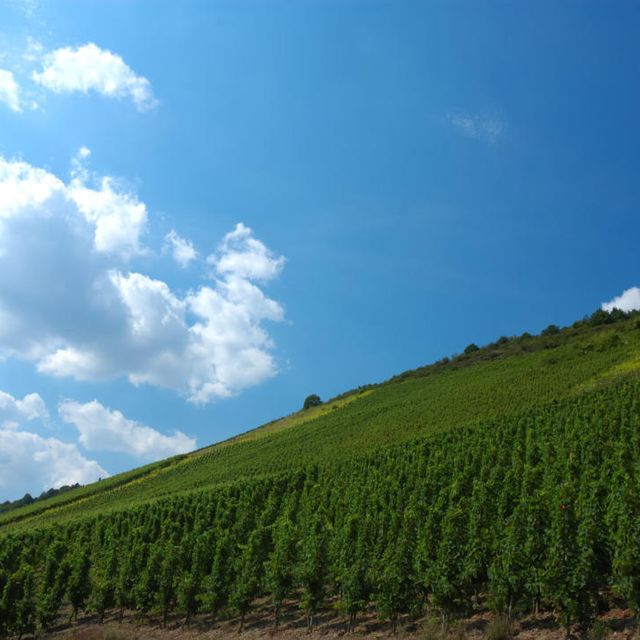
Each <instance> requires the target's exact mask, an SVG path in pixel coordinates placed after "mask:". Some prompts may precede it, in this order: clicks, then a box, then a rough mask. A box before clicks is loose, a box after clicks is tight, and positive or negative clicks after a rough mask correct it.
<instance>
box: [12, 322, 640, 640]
mask: <svg viewBox="0 0 640 640" xmlns="http://www.w3.org/2000/svg"><path fill="white" fill-rule="evenodd" d="M639 317H640V316H638V315H637V314H631V315H625V314H621V313H618V312H614V313H612V314H604V313H602V312H598V313H596V314H594V315H593V316H592V317H591V318H589V319H586V320H584V321H581V322H577V323H575V324H574V325H573V326H571V327H567V328H565V329H562V330H558V329H557V328H555V327H549V328H548V329H547V330H545V331H544V332H543V333H542V334H541V335H540V336H529V335H528V334H525V335H523V336H520V337H515V338H501V339H499V340H498V341H497V342H496V343H493V344H491V345H487V346H486V347H483V348H480V349H478V348H477V347H475V346H474V345H470V346H469V347H468V348H467V349H466V350H465V353H464V354H462V355H460V356H456V357H453V358H451V359H445V360H442V361H440V362H438V363H436V364H434V365H430V366H427V367H423V368H421V369H417V370H415V371H410V372H406V373H404V374H402V375H400V376H397V377H395V378H393V379H391V380H390V381H388V382H386V383H383V384H379V385H371V386H368V387H366V388H363V389H360V390H356V391H353V392H350V393H347V394H344V395H343V396H340V397H338V398H336V399H334V400H332V401H330V402H328V403H326V404H324V405H322V406H320V407H316V408H313V409H308V410H306V411H301V412H299V413H296V414H293V415H291V416H288V417H286V418H283V419H281V420H278V421H274V422H271V423H269V424H267V425H265V426H264V427H261V428H258V429H255V430H253V431H249V432H247V433H245V434H243V435H241V436H238V437H236V438H232V439H230V440H228V441H225V442H222V443H219V444H216V445H213V446H211V447H207V448H205V449H201V450H199V451H196V452H194V453H192V454H189V455H185V456H178V457H176V458H171V459H169V460H166V461H163V462H160V463H156V464H152V465H148V466H146V467H143V468H140V469H137V470H133V471H130V472H128V473H125V474H121V475H119V476H116V477H114V478H110V479H107V480H104V481H101V482H99V483H95V484H93V485H89V486H87V487H81V488H79V489H74V490H71V491H68V492H66V493H63V494H61V495H58V496H56V497H54V498H51V499H49V500H43V501H39V502H37V503H34V504H32V505H29V506H27V507H23V508H20V509H15V510H12V511H9V512H7V513H4V514H2V516H0V534H4V535H3V536H0V593H2V594H4V595H3V596H2V598H3V599H2V600H1V601H0V614H2V612H3V611H4V619H5V620H6V622H5V627H4V631H5V632H6V633H16V634H20V633H21V632H24V631H30V630H32V629H35V628H36V627H38V628H40V629H46V628H48V627H49V626H51V624H53V622H54V621H55V619H56V617H57V616H58V615H59V611H60V608H61V607H62V606H65V605H68V606H70V607H72V609H73V610H79V611H81V610H89V611H94V612H96V613H98V614H99V615H100V616H103V615H104V614H105V612H108V611H110V610H114V609H120V610H132V611H136V612H137V614H138V615H140V616H145V615H148V614H152V613H157V614H161V615H162V616H164V617H166V616H167V615H168V614H169V613H171V612H178V613H180V614H181V615H185V616H186V617H187V618H189V617H191V616H192V615H196V614H198V613H200V614H203V613H208V614H209V615H211V614H215V615H224V616H238V619H239V620H243V619H244V617H245V615H246V614H247V613H248V612H249V611H250V609H251V606H252V603H253V602H254V601H255V600H256V598H264V597H268V598H270V600H271V601H272V602H273V604H274V611H275V618H276V620H277V618H278V615H279V614H278V611H279V608H280V605H281V604H282V601H283V600H284V599H286V598H292V597H295V598H296V599H297V600H298V601H299V604H300V606H301V607H302V608H303V609H304V610H305V611H306V612H307V614H308V616H309V623H310V625H312V624H313V617H314V614H315V613H316V612H317V611H319V610H321V609H322V608H323V607H325V606H327V602H328V601H329V600H330V599H331V600H332V601H333V602H334V604H335V605H336V606H337V607H338V608H339V610H340V611H343V612H344V614H345V616H346V619H347V621H348V626H349V627H350V628H353V627H354V626H355V625H356V624H357V615H358V612H359V611H361V610H362V609H363V608H365V607H375V609H376V611H377V612H378V614H379V616H380V619H381V620H389V621H391V622H392V623H393V624H394V625H395V623H396V621H397V620H398V617H399V616H401V615H407V614H410V613H416V612H417V611H419V610H424V609H425V608H428V609H432V610H434V611H438V612H439V613H441V614H442V615H443V616H445V617H451V616H456V615H461V614H466V613H469V612H471V611H473V610H474V608H478V607H480V606H484V607H486V606H489V607H491V608H493V609H495V610H500V611H521V612H523V611H528V610H531V609H534V608H535V609H536V610H538V609H540V608H542V609H545V608H546V609H548V610H552V611H554V612H555V613H556V615H557V617H558V620H559V621H560V622H561V623H563V624H564V625H565V626H566V627H567V628H570V627H571V626H572V625H574V624H579V625H581V628H582V629H585V628H586V626H587V625H588V624H589V623H590V621H591V620H592V619H593V617H594V615H596V613H597V612H598V610H599V609H600V608H601V607H602V606H605V605H604V604H603V603H604V602H605V601H607V599H610V598H613V599H616V598H617V599H618V601H620V602H622V603H623V604H624V605H625V606H628V607H630V608H631V609H632V610H634V611H636V610H638V609H640V545H638V544H637V541H638V539H639V537H638V536H639V535H640V500H638V499H637V497H636V494H637V487H638V486H640V485H639V484H638V481H639V480H640V430H639V428H640V376H638V373H639V371H640V320H639V319H638V318H639ZM30 603H31V604H30ZM2 607H4V609H2ZM21 607H22V608H21ZM30 607H31V608H30ZM16 612H22V613H16ZM2 618H3V616H2V615H0V619H2ZM2 630H3V628H2V626H1V625H0V631H2Z"/></svg>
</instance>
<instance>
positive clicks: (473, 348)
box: [464, 342, 480, 356]
mask: <svg viewBox="0 0 640 640" xmlns="http://www.w3.org/2000/svg"><path fill="white" fill-rule="evenodd" d="M474 351H480V347H479V346H478V345H477V344H475V343H473V342H472V343H471V344H468V345H467V346H466V347H465V348H464V354H465V355H466V356H468V355H469V354H470V353H473V352H474Z"/></svg>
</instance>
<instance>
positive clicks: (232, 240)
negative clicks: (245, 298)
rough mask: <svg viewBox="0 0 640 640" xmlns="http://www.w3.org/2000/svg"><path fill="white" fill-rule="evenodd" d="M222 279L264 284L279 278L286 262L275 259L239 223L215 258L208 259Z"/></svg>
mask: <svg viewBox="0 0 640 640" xmlns="http://www.w3.org/2000/svg"><path fill="white" fill-rule="evenodd" d="M207 262H209V263H210V264H213V265H214V266H215V268H216V271H217V272H218V273H219V274H220V275H221V276H223V277H231V278H234V277H236V278H243V279H246V280H259V281H261V282H266V281H268V280H272V279H273V278H275V277H276V276H277V275H279V274H280V272H281V271H282V268H283V267H284V262H285V259H284V258H283V257H279V258H277V257H275V256H274V255H273V254H272V253H271V252H270V251H269V249H267V247H265V246H264V244H262V242H260V240H256V239H255V238H254V237H253V233H252V231H251V229H249V228H248V227H246V226H245V225H244V224H242V223H240V224H238V225H236V228H235V229H234V230H233V231H231V232H230V233H228V234H227V235H226V236H225V237H224V240H223V241H222V244H221V245H220V248H219V250H218V252H217V253H216V254H212V255H210V256H209V257H208V258H207Z"/></svg>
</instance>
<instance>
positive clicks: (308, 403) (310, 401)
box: [302, 393, 322, 409]
mask: <svg viewBox="0 0 640 640" xmlns="http://www.w3.org/2000/svg"><path fill="white" fill-rule="evenodd" d="M321 404H322V400H320V396H319V395H317V394H315V393H312V394H311V395H310V396H307V397H306V398H305V399H304V404H303V405H302V408H303V409H311V407H319V406H320V405H321Z"/></svg>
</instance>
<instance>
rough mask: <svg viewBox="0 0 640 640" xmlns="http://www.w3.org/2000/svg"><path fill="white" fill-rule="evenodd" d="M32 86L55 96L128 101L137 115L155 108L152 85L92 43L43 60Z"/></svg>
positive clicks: (117, 58) (50, 55) (65, 49)
mask: <svg viewBox="0 0 640 640" xmlns="http://www.w3.org/2000/svg"><path fill="white" fill-rule="evenodd" d="M33 79H34V80H35V82H37V83H39V84H41V85H42V86H43V87H46V88H47V89H50V90H51V91H54V92H56V93H65V92H66V93H68V92H73V91H79V92H82V93H89V92H90V91H96V92H97V93H100V94H101V95H103V96H108V97H111V98H129V99H131V100H132V101H133V102H134V104H135V105H136V107H137V108H138V110H139V111H145V110H147V109H151V108H153V107H155V106H156V105H157V100H156V99H155V98H154V96H153V91H152V90H151V83H150V82H149V81H148V80H147V79H146V78H143V77H142V76H138V75H136V74H135V73H134V71H133V70H132V69H131V68H130V67H129V66H128V65H127V64H126V63H125V62H124V60H123V59H122V58H121V57H120V56H119V55H117V54H115V53H112V52H111V51H107V50H106V49H101V48H100V47H98V46H96V45H95V44H93V43H88V44H85V45H83V46H81V47H76V48H73V47H63V48H61V49H56V50H55V51H52V52H50V53H48V54H46V55H45V56H44V58H43V69H42V71H40V72H34V73H33Z"/></svg>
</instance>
